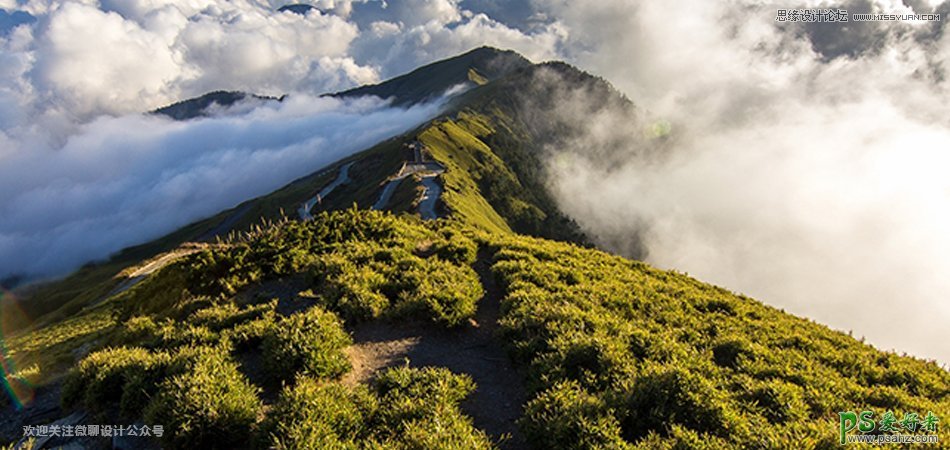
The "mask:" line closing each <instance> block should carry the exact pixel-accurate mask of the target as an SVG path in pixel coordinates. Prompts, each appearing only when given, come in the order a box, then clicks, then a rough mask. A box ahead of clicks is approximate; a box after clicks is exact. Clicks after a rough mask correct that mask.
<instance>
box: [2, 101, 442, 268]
mask: <svg viewBox="0 0 950 450" xmlns="http://www.w3.org/2000/svg"><path fill="white" fill-rule="evenodd" d="M437 108H438V105H436V104H432V105H422V106H418V107H413V108H412V109H409V110H403V109H395V108H388V107H386V106H385V105H384V104H382V103H381V102H380V101H378V100H375V101H374V100H370V99H360V100H356V101H348V102H341V101H339V100H336V99H331V98H313V97H308V96H304V95H294V96H291V97H289V98H288V100H287V101H286V102H284V103H277V102H270V103H269V104H268V105H267V106H264V107H260V108H257V109H254V110H252V111H251V112H249V113H247V114H243V115H236V116H235V115H226V116H220V117H214V118H207V119H199V120H193V121H188V122H173V121H170V120H168V119H165V118H163V117H159V116H143V115H131V116H123V117H115V118H113V117H103V118H99V119H96V120H94V121H92V122H90V123H88V124H85V125H82V126H81V127H79V129H78V130H77V132H76V133H74V134H73V135H72V136H71V137H70V138H69V139H68V140H67V141H66V143H65V145H63V146H61V147H56V148H33V149H30V151H25V149H17V150H18V151H15V152H13V153H12V154H10V155H6V156H0V157H2V158H3V160H2V161H3V163H2V164H0V199H2V200H0V217H2V220H0V275H9V274H16V273H25V274H28V275H32V276H38V275H41V276H42V275H46V276H48V275H58V274H62V273H64V272H65V271H68V270H70V269H73V268H75V267H76V266H78V265H80V264H82V263H84V262H86V261H89V260H90V259H101V258H105V257H107V256H109V255H110V254H111V253H113V252H115V251H118V250H120V249H122V248H124V247H127V246H130V245H134V244H137V243H141V242H145V241H148V240H151V239H155V238H157V237H159V236H161V235H163V234H165V233H168V232H171V231H173V230H175V229H177V228H179V227H181V226H184V225H186V224H188V223H191V222H193V221H195V220H199V219H202V218H205V217H208V216H210V215H213V214H215V213H217V212H219V211H221V210H224V209H227V208H230V207H233V206H234V205H236V204H237V203H240V202H241V201H243V200H246V199H249V198H253V197H255V196H259V195H263V194H266V193H269V192H271V191H273V190H275V189H277V188H279V187H281V186H282V185H284V184H286V183H288V182H290V181H292V180H294V179H296V178H299V177H302V176H304V175H307V174H309V173H312V172H314V171H316V170H318V169H320V168H321V167H323V166H325V165H326V164H329V163H331V162H333V161H336V160H339V159H340V158H343V157H345V156H347V155H349V154H352V153H354V152H356V151H359V150H363V149H365V148H367V147H369V146H371V145H372V144H375V143H376V142H378V141H380V140H383V139H385V138H388V137H390V136H392V135H395V134H398V133H401V132H404V131H405V130H407V129H409V128H411V127H413V126H416V125H418V124H419V123H421V122H422V121H423V120H425V119H427V118H429V117H431V116H432V115H433V114H434V113H435V112H436V111H437ZM0 143H3V136H2V135H0Z"/></svg>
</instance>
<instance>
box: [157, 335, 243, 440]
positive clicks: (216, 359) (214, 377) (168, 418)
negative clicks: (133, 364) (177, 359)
mask: <svg viewBox="0 0 950 450" xmlns="http://www.w3.org/2000/svg"><path fill="white" fill-rule="evenodd" d="M185 359H187V362H185V364H188V365H190V367H189V370H186V371H183V372H182V373H179V374H177V375H175V376H173V377H171V378H169V379H168V380H166V381H165V382H164V383H162V384H161V386H160V387H159V391H158V394H157V395H156V396H155V397H153V399H152V401H151V403H150V404H149V406H148V407H147V408H146V410H145V421H146V422H147V423H153V424H162V425H163V426H164V428H165V431H166V433H165V436H164V437H163V438H162V439H163V442H164V444H165V445H166V446H167V447H169V448H182V449H185V448H189V449H190V448H209V449H211V448H220V449H231V448H236V447H243V446H245V445H247V443H248V442H249V439H251V436H252V431H253V430H252V426H253V425H254V423H255V422H256V420H257V416H258V413H259V412H260V408H261V404H260V400H258V398H257V388H255V387H253V386H251V385H250V384H249V383H248V381H247V379H245V378H244V376H243V375H242V374H241V373H240V372H239V371H238V368H237V365H236V364H235V363H234V362H232V361H231V360H230V359H228V356H227V353H226V352H223V351H222V349H220V348H199V349H194V350H192V351H190V354H189V355H188V356H187V357H185Z"/></svg>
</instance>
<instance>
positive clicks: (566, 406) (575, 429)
mask: <svg viewBox="0 0 950 450" xmlns="http://www.w3.org/2000/svg"><path fill="white" fill-rule="evenodd" d="M521 429H522V430H523V431H524V433H525V436H526V437H527V438H528V441H529V442H532V443H533V444H534V446H535V447H536V448H557V449H611V448H623V447H624V445H625V442H624V441H623V439H621V437H620V431H621V430H620V423H619V422H618V421H617V418H616V417H614V416H613V414H612V411H611V410H610V409H608V408H607V406H606V405H605V403H604V402H603V401H601V400H600V399H598V398H597V397H596V396H594V395H592V394H590V393H589V392H587V391H586V390H584V388H582V387H581V386H580V385H579V384H578V383H577V382H575V381H566V382H559V383H556V384H554V385H553V386H552V387H551V388H549V389H548V390H546V391H544V392H542V393H541V394H540V395H538V396H537V397H535V398H534V399H533V400H531V401H530V402H528V404H527V405H525V414H524V418H522V420H521Z"/></svg>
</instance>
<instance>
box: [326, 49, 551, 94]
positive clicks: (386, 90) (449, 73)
mask: <svg viewBox="0 0 950 450" xmlns="http://www.w3.org/2000/svg"><path fill="white" fill-rule="evenodd" d="M531 65H532V63H531V61H529V60H528V59H527V58H525V57H524V56H521V55H520V54H518V53H517V52H514V51H511V50H500V49H497V48H494V47H478V48H475V49H473V50H470V51H468V52H467V53H463V54H461V55H458V56H455V57H452V58H449V59H444V60H441V61H437V62H434V63H432V64H429V65H426V66H423V67H420V68H418V69H416V70H413V71H412V72H409V73H407V74H404V75H401V76H398V77H396V78H393V79H391V80H388V81H385V82H382V83H379V84H373V85H367V86H361V87H358V88H354V89H350V90H347V91H343V92H338V93H336V94H332V95H333V96H335V97H361V96H365V95H375V96H377V97H380V98H385V99H392V100H393V104H394V105H398V106H404V105H411V104H413V103H419V102H424V101H426V100H431V99H433V98H436V97H438V96H440V95H442V94H443V93H445V91H447V90H449V89H450V88H452V87H454V86H456V85H459V84H464V83H475V84H484V83H486V82H489V81H492V80H496V79H498V78H501V77H504V76H505V75H507V74H509V73H511V72H514V71H515V70H518V69H522V68H525V67H529V66H531Z"/></svg>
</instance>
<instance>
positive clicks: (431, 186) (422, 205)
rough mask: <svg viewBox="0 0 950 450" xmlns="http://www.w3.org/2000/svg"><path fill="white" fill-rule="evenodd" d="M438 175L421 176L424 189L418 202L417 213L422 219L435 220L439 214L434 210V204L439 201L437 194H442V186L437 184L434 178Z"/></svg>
mask: <svg viewBox="0 0 950 450" xmlns="http://www.w3.org/2000/svg"><path fill="white" fill-rule="evenodd" d="M437 177H438V175H432V176H428V177H423V178H422V185H423V186H425V188H426V191H425V192H424V193H423V194H422V200H421V201H420V202H419V215H421V216H422V220H435V219H438V218H439V214H438V213H436V211H435V206H436V204H438V202H439V196H441V195H442V186H439V183H438V181H436V178H437Z"/></svg>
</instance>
